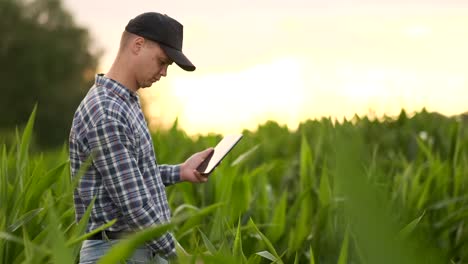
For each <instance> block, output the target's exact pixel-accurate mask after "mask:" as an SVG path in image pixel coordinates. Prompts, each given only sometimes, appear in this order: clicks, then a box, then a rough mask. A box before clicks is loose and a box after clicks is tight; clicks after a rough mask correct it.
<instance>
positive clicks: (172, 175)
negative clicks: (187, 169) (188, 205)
mask: <svg viewBox="0 0 468 264" xmlns="http://www.w3.org/2000/svg"><path fill="white" fill-rule="evenodd" d="M158 168H159V173H160V174H161V179H162V182H163V183H164V185H165V186H169V185H172V184H175V183H178V182H180V181H181V179H180V164H179V165H165V164H164V165H158Z"/></svg>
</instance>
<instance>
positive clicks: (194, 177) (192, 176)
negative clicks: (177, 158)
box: [180, 148, 214, 182]
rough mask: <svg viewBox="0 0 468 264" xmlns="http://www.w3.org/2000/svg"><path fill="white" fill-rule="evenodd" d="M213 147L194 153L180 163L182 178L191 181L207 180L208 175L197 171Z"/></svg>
mask: <svg viewBox="0 0 468 264" xmlns="http://www.w3.org/2000/svg"><path fill="white" fill-rule="evenodd" d="M213 151H214V149H213V148H207V149H205V150H203V151H200V152H197V153H195V154H193V155H192V156H191V157H190V158H188V159H187V160H186V161H185V162H184V163H182V164H181V165H180V179H181V180H182V181H189V182H207V181H208V175H202V174H201V173H200V172H198V171H197V167H198V166H199V165H200V164H201V163H202V162H203V161H204V160H205V159H206V158H207V157H208V156H209V155H210V154H211V152H213Z"/></svg>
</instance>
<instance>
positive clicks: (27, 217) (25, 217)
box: [8, 208, 44, 232]
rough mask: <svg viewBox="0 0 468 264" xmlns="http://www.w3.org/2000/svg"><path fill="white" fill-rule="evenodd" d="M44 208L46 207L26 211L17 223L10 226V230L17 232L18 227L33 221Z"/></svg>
mask: <svg viewBox="0 0 468 264" xmlns="http://www.w3.org/2000/svg"><path fill="white" fill-rule="evenodd" d="M42 210H44V208H37V209H34V210H31V211H29V212H27V213H25V214H24V215H22V216H21V217H20V218H19V219H18V220H17V221H16V222H15V223H13V224H12V225H10V226H9V227H8V232H15V231H16V230H17V229H18V228H20V227H21V226H23V225H24V224H27V223H28V222H29V221H31V220H32V219H33V218H34V217H35V216H36V215H38V214H39V213H40V212H41V211H42Z"/></svg>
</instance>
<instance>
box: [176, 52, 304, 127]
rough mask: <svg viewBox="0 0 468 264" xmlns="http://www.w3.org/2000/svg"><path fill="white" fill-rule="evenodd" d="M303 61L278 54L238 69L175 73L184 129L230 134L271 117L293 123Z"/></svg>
mask: <svg viewBox="0 0 468 264" xmlns="http://www.w3.org/2000/svg"><path fill="white" fill-rule="evenodd" d="M302 71H303V69H302V65H301V63H300V62H299V60H297V59H295V58H281V59H276V60H272V61H271V62H269V63H264V64H258V65H256V66H253V67H250V68H246V69H245V70H241V71H238V72H226V73H213V74H206V75H201V76H197V75H195V76H192V77H180V78H177V79H174V80H173V81H172V82H171V86H172V88H171V89H172V91H173V94H174V95H175V97H177V98H178V100H179V103H180V107H181V108H182V109H179V110H180V112H181V113H182V114H181V116H179V121H180V124H181V126H182V127H184V129H186V130H187V132H188V133H206V132H216V133H229V132H239V129H240V128H241V127H243V128H255V127H256V126H257V125H258V123H261V122H265V121H267V120H269V119H275V120H277V121H278V122H280V123H285V124H290V125H294V124H297V122H298V121H299V118H300V116H299V115H300V113H301V112H302V109H301V107H302V106H303V105H304V100H305V99H304V98H303V94H304V84H303V78H302Z"/></svg>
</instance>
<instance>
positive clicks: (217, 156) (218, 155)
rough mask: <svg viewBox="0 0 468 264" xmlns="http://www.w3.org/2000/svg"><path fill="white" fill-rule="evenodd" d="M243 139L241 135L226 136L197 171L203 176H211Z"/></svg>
mask: <svg viewBox="0 0 468 264" xmlns="http://www.w3.org/2000/svg"><path fill="white" fill-rule="evenodd" d="M241 138H242V135H241V134H236V135H228V136H225V137H224V138H223V139H222V140H221V141H220V142H219V143H218V145H216V147H215V148H214V151H213V152H212V153H211V155H210V156H208V157H207V158H206V159H205V160H204V161H203V162H202V163H201V164H200V166H198V168H197V170H198V171H199V172H200V173H201V174H209V173H211V171H212V170H213V169H214V168H215V167H216V166H217V165H218V164H219V162H221V160H222V159H223V158H224V157H225V156H226V155H227V154H228V153H229V151H230V150H231V149H232V148H233V147H234V146H235V145H236V144H237V142H239V140H240V139H241Z"/></svg>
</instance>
